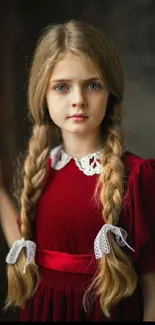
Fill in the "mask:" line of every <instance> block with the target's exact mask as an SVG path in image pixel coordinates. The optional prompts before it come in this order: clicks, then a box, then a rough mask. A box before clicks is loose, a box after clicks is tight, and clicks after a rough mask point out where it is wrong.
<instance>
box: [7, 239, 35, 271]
mask: <svg viewBox="0 0 155 325" xmlns="http://www.w3.org/2000/svg"><path fill="white" fill-rule="evenodd" d="M22 248H25V249H26V252H25V253H26V263H25V265H24V270H23V273H25V272H26V267H27V265H29V264H30V262H31V261H32V260H33V259H34V257H35V253H36V244H35V243H34V242H33V241H31V240H25V239H24V238H23V237H22V238H21V239H19V240H16V241H15V242H14V243H13V246H12V247H11V249H10V251H9V253H8V255H7V257H6V263H8V264H15V263H16V261H17V259H18V256H19V254H20V252H21V250H22Z"/></svg>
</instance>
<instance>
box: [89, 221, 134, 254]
mask: <svg viewBox="0 0 155 325" xmlns="http://www.w3.org/2000/svg"><path fill="white" fill-rule="evenodd" d="M108 231H111V232H113V233H114V234H115V236H116V243H117V244H118V246H120V247H122V246H127V247H128V248H129V249H131V250H132V251H135V250H134V249H133V248H132V247H131V246H130V245H129V244H128V243H127V242H126V238H127V232H126V230H124V229H122V228H119V227H116V226H113V225H111V224H105V225H104V226H103V227H102V228H101V229H100V231H99V233H98V234H97V236H96V238H95V241H94V253H95V257H96V259H98V258H101V257H103V256H104V255H107V254H109V253H110V245H109V240H108V237H107V232H108Z"/></svg>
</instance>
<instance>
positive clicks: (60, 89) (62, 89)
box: [54, 84, 68, 91]
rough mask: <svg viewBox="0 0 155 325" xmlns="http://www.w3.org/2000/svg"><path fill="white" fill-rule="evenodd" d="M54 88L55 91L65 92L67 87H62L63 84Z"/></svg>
mask: <svg viewBox="0 0 155 325" xmlns="http://www.w3.org/2000/svg"><path fill="white" fill-rule="evenodd" d="M54 88H55V90H57V91H65V90H67V89H68V88H67V86H66V85H63V84H61V85H58V86H56V87H54Z"/></svg>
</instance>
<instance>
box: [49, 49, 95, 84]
mask: <svg viewBox="0 0 155 325" xmlns="http://www.w3.org/2000/svg"><path fill="white" fill-rule="evenodd" d="M91 77H92V78H94V77H96V78H97V77H100V75H99V73H98V72H97V70H96V68H95V66H94V64H93V63H92V62H91V60H90V59H88V58H87V57H86V56H84V55H78V54H75V53H72V52H68V53H67V54H66V55H65V56H64V57H63V58H62V59H61V60H60V61H58V62H57V63H56V64H55V66H54V68H53V71H52V74H51V78H50V79H51V80H53V79H63V78H64V79H76V78H77V79H87V78H91Z"/></svg>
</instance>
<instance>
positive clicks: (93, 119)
mask: <svg viewBox="0 0 155 325" xmlns="http://www.w3.org/2000/svg"><path fill="white" fill-rule="evenodd" d="M108 96H109V92H108V90H107V89H106V87H105V84H104V80H103V79H102V78H101V76H100V75H99V74H98V73H97V72H96V70H95V67H94V66H93V64H92V63H91V62H90V61H89V60H86V58H84V57H83V58H82V59H81V57H80V56H78V55H76V54H73V53H71V52H69V53H68V54H67V55H66V56H65V57H64V58H63V59H62V61H59V62H58V63H57V64H56V65H55V67H54V69H53V72H52V75H51V78H50V82H49V86H48V90H47V94H46V101H47V105H48V109H49V114H50V116H51V119H52V120H53V121H54V123H55V124H56V125H57V126H58V127H59V128H60V129H61V131H62V133H63V134H64V133H65V132H68V133H76V134H88V133H90V132H94V131H99V128H100V124H101V122H102V120H103V119H104V116H105V112H106V106H107V101H108ZM95 129H96V130H95Z"/></svg>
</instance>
